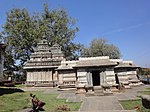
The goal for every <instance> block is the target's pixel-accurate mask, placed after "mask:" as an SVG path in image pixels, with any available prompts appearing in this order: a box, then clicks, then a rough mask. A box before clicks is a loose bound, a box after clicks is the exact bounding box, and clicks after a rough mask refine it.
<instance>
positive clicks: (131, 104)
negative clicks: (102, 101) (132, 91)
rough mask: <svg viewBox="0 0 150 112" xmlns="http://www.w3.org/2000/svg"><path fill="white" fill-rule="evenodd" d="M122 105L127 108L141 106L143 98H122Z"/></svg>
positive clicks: (131, 108)
mask: <svg viewBox="0 0 150 112" xmlns="http://www.w3.org/2000/svg"><path fill="white" fill-rule="evenodd" d="M120 103H121V105H122V106H123V108H124V109H125V110H133V109H134V107H136V106H139V107H141V105H142V104H141V100H140V99H139V100H122V101H120Z"/></svg>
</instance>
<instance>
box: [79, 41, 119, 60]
mask: <svg viewBox="0 0 150 112" xmlns="http://www.w3.org/2000/svg"><path fill="white" fill-rule="evenodd" d="M106 42H107V41H106V40H105V39H93V40H92V41H91V43H90V45H89V46H88V47H83V49H82V51H81V56H83V57H95V56H109V57H110V58H111V59H117V58H120V56H121V55H120V51H119V49H118V48H117V47H116V46H115V45H113V44H111V45H110V44H107V43H106Z"/></svg>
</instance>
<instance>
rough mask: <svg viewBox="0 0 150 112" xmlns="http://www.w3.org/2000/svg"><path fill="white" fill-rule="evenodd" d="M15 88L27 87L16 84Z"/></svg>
mask: <svg viewBox="0 0 150 112" xmlns="http://www.w3.org/2000/svg"><path fill="white" fill-rule="evenodd" d="M15 87H19V88H20V87H25V84H15Z"/></svg>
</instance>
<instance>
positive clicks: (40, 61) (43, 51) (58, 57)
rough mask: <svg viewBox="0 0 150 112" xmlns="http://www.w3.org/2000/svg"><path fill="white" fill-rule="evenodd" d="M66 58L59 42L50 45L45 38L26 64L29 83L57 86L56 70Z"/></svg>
mask: <svg viewBox="0 0 150 112" xmlns="http://www.w3.org/2000/svg"><path fill="white" fill-rule="evenodd" d="M62 60H64V58H63V54H62V51H61V48H60V47H59V45H58V44H55V45H53V46H52V47H49V45H48V42H47V40H45V39H43V40H42V41H41V42H40V43H38V45H37V49H36V50H35V52H34V53H32V54H31V56H30V60H29V61H28V62H27V64H26V65H25V67H24V69H25V70H26V71H27V82H26V84H27V85H34V86H55V84H56V83H55V82H57V81H58V74H57V71H56V70H55V69H56V68H58V66H60V64H61V61H62Z"/></svg>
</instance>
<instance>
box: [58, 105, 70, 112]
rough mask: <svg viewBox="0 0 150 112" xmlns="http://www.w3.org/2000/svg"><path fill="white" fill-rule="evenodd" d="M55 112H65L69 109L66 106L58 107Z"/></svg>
mask: <svg viewBox="0 0 150 112" xmlns="http://www.w3.org/2000/svg"><path fill="white" fill-rule="evenodd" d="M56 111H57V112H67V111H70V108H69V107H68V106H67V105H60V106H58V107H57V109H56Z"/></svg>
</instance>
